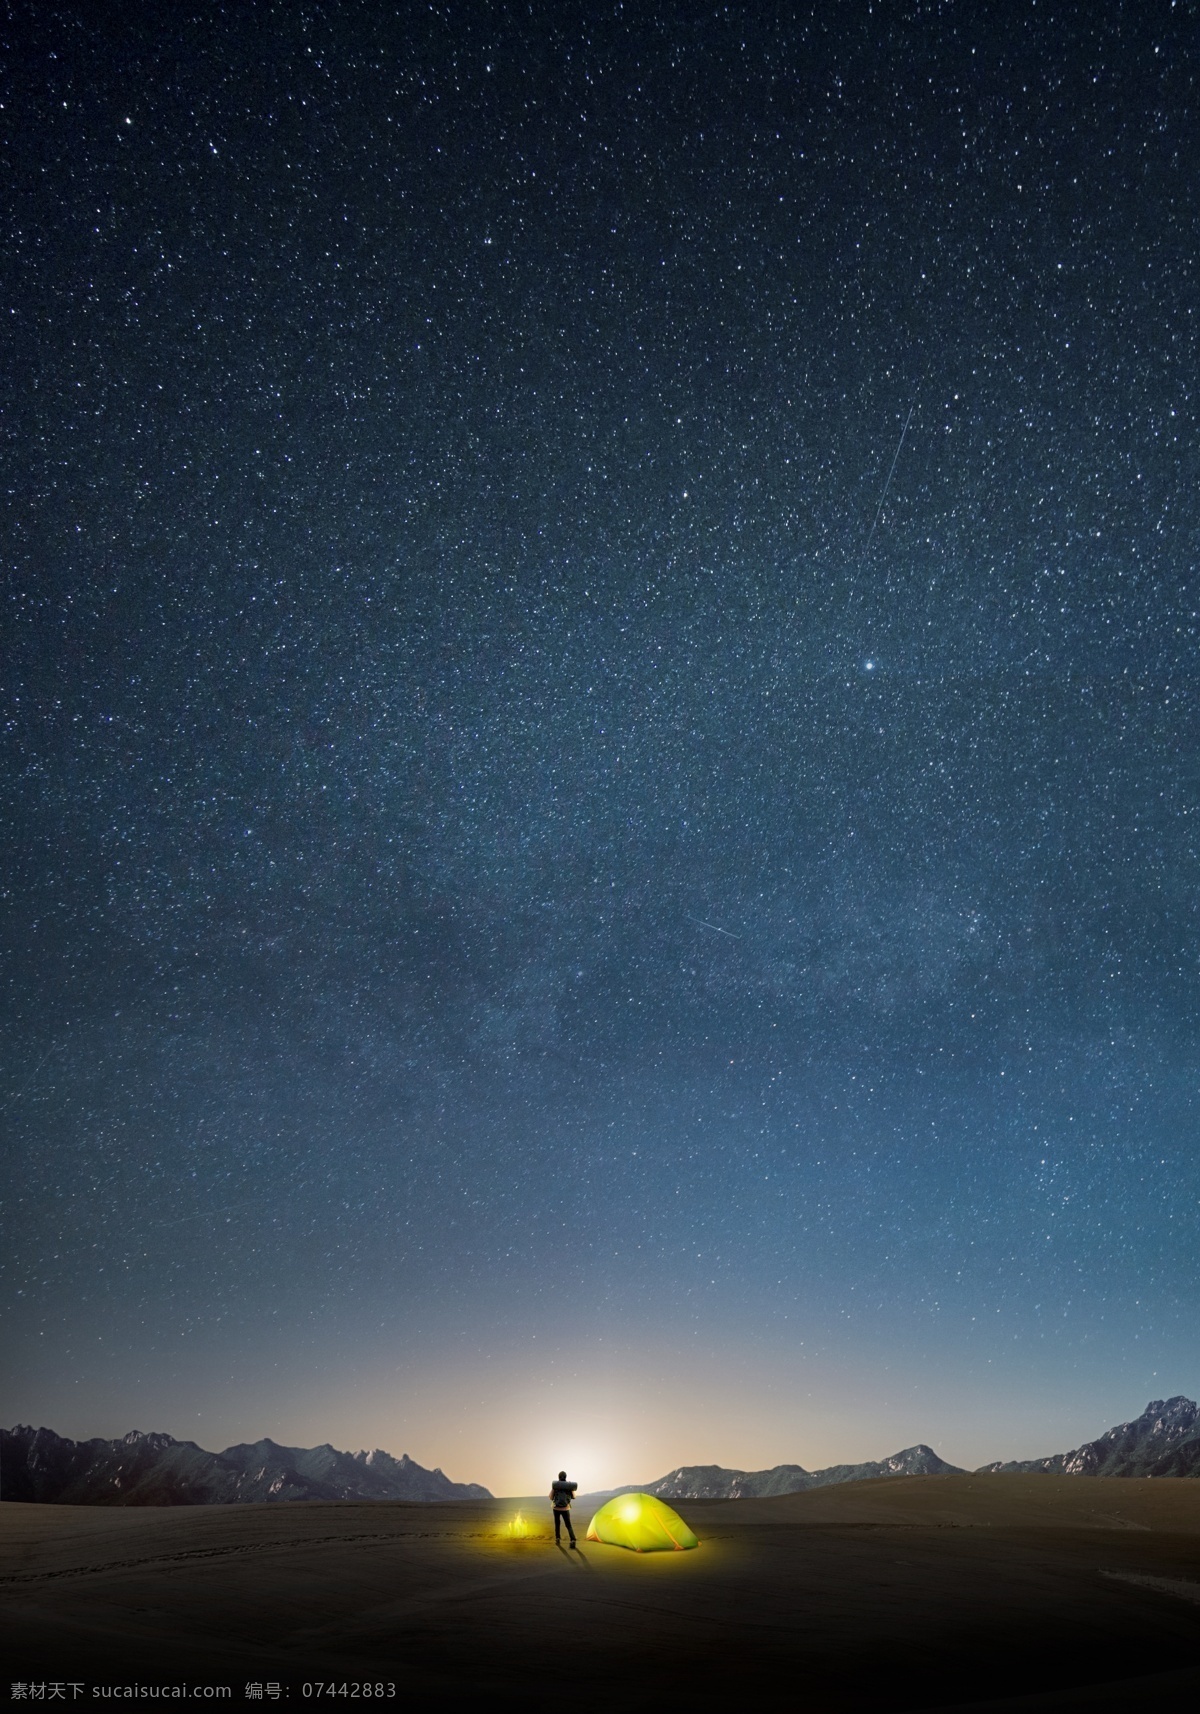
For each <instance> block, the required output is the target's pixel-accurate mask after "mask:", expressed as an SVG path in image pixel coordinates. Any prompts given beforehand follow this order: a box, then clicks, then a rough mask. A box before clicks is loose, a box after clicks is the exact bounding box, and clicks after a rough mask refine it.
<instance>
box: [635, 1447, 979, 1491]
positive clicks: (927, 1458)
mask: <svg viewBox="0 0 1200 1714" xmlns="http://www.w3.org/2000/svg"><path fill="white" fill-rule="evenodd" d="M964 1474H965V1472H964V1471H962V1470H960V1469H959V1467H958V1466H957V1465H956V1464H947V1463H945V1462H944V1460H943V1459H941V1458H939V1457H938V1455H937V1453H936V1452H935V1451H934V1450H933V1448H932V1447H930V1446H906V1447H905V1448H904V1451H903V1452H897V1453H895V1454H894V1455H893V1456H892V1457H891V1458H882V1459H877V1460H874V1461H872V1462H871V1463H867V1464H831V1465H830V1466H829V1468H828V1469H827V1470H805V1469H804V1467H803V1465H800V1464H776V1465H775V1466H774V1468H773V1469H771V1470H726V1469H725V1468H724V1467H723V1466H722V1465H720V1464H684V1465H681V1466H680V1468H679V1469H678V1470H672V1471H671V1473H670V1474H669V1475H668V1476H660V1477H659V1479H658V1481H657V1482H649V1483H647V1485H646V1486H645V1487H644V1488H641V1489H638V1490H637V1492H639V1493H643V1494H657V1495H658V1496H659V1498H660V1499H663V1500H765V1499H770V1498H771V1497H772V1496H774V1495H776V1494H799V1493H803V1492H804V1490H805V1489H807V1488H827V1487H829V1486H831V1485H832V1484H833V1483H835V1482H866V1481H869V1480H870V1479H871V1478H872V1477H874V1476H961V1475H964ZM618 1491H619V1492H621V1493H631V1492H633V1491H634V1490H633V1489H630V1488H624V1489H620V1490H618Z"/></svg>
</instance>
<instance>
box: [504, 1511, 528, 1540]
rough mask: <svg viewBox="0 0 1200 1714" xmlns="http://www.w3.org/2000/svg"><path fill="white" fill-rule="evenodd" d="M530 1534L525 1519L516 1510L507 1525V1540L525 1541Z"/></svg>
mask: <svg viewBox="0 0 1200 1714" xmlns="http://www.w3.org/2000/svg"><path fill="white" fill-rule="evenodd" d="M531 1534H532V1531H531V1530H530V1528H529V1525H528V1524H527V1523H526V1522H525V1519H524V1518H523V1517H522V1516H521V1514H520V1512H518V1513H517V1515H516V1517H515V1518H513V1519H512V1521H511V1522H510V1523H509V1526H508V1539H509V1541H526V1540H527V1539H528V1537H529V1536H530V1535H531Z"/></svg>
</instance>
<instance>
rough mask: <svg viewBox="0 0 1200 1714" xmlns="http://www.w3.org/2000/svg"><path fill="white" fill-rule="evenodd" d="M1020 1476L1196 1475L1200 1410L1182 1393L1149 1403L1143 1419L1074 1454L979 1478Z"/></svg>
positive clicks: (993, 1467) (997, 1467)
mask: <svg viewBox="0 0 1200 1714" xmlns="http://www.w3.org/2000/svg"><path fill="white" fill-rule="evenodd" d="M1020 1471H1028V1472H1036V1471H1044V1472H1045V1473H1046V1474H1047V1475H1056V1476H1200V1406H1197V1404H1196V1402H1195V1400H1194V1399H1185V1398H1184V1397H1183V1395H1182V1394H1177V1395H1176V1396H1175V1397H1174V1398H1173V1399H1151V1400H1150V1403H1149V1404H1148V1405H1147V1406H1146V1408H1145V1410H1144V1411H1143V1412H1142V1414H1141V1416H1138V1417H1134V1419H1133V1421H1132V1422H1119V1423H1118V1424H1117V1426H1116V1427H1115V1428H1110V1429H1109V1430H1108V1431H1107V1433H1105V1434H1102V1435H1101V1436H1100V1437H1099V1439H1097V1440H1087V1441H1085V1442H1084V1443H1083V1445H1082V1446H1077V1447H1076V1448H1075V1450H1074V1451H1073V1452H1055V1453H1053V1454H1052V1455H1051V1456H1050V1457H1049V1458H1024V1459H1015V1460H1013V1461H1011V1462H1009V1463H1007V1464H1005V1463H997V1464H984V1465H983V1466H982V1467H981V1469H980V1471H979V1472H978V1474H980V1475H985V1474H988V1475H990V1474H997V1473H1000V1474H1003V1473H1006V1472H1020Z"/></svg>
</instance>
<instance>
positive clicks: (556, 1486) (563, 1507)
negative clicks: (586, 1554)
mask: <svg viewBox="0 0 1200 1714" xmlns="http://www.w3.org/2000/svg"><path fill="white" fill-rule="evenodd" d="M578 1486H579V1483H578V1482H568V1481H567V1473H566V1471H565V1470H560V1471H559V1473H558V1481H557V1482H551V1484H550V1501H551V1504H552V1505H553V1507H554V1540H555V1541H556V1542H559V1541H561V1540H562V1526H563V1524H564V1523H565V1524H566V1526H567V1534H568V1535H569V1536H570V1538H571V1546H572V1547H575V1546H576V1541H575V1529H574V1526H573V1525H572V1523H571V1501H572V1500H573V1499H574V1497H575V1490H576V1488H578Z"/></svg>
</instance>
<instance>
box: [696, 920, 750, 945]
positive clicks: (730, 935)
mask: <svg viewBox="0 0 1200 1714" xmlns="http://www.w3.org/2000/svg"><path fill="white" fill-rule="evenodd" d="M688 921H689V922H694V923H695V925H696V927H697V928H707V929H711V930H712V932H713V933H714V934H723V935H724V936H725V938H726V939H727V940H740V939H741V938H742V937H741V935H740V934H734V932H733V930H732V929H731V928H718V927H717V925H716V923H715V922H705V921H704V920H703V919H702V918H701V917H694V916H689V917H688Z"/></svg>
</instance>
